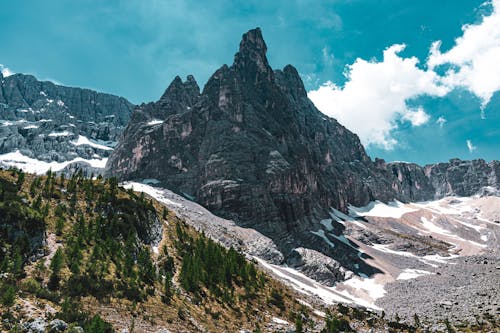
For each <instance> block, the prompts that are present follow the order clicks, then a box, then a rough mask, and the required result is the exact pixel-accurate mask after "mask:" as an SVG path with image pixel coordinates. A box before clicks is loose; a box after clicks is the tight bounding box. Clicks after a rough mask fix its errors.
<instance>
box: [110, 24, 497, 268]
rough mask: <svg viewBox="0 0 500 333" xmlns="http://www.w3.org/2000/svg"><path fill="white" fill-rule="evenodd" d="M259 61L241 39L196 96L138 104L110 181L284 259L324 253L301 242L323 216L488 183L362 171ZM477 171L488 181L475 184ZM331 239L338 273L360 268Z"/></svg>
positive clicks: (420, 172) (344, 134) (254, 38)
mask: <svg viewBox="0 0 500 333" xmlns="http://www.w3.org/2000/svg"><path fill="white" fill-rule="evenodd" d="M266 51H267V47H266V44H265V42H264V40H263V38H262V34H261V31H260V30H259V29H254V30H251V31H249V32H247V33H246V34H244V35H243V38H242V41H241V43H240V48H239V52H238V53H236V55H235V58H234V62H233V64H232V65H231V66H227V65H224V66H222V67H221V68H220V69H219V70H217V71H216V72H215V73H214V74H213V75H212V77H211V78H210V79H209V80H208V82H207V84H206V86H205V87H204V89H203V91H202V92H201V93H200V91H199V88H198V85H197V84H196V82H195V80H194V78H193V77H192V76H189V77H188V79H187V80H186V82H182V80H181V79H180V78H178V77H177V78H175V80H174V81H173V82H172V83H171V84H170V86H169V87H168V89H167V90H166V91H165V93H164V94H163V96H162V97H161V99H160V100H159V101H158V102H155V103H149V104H143V105H140V106H138V107H137V108H136V109H135V111H134V113H133V115H132V117H131V121H130V123H129V124H128V126H127V128H126V130H125V131H124V135H123V138H122V140H121V141H120V142H119V144H118V146H117V148H116V149H115V151H114V152H113V154H112V155H111V157H110V159H109V161H108V164H107V167H106V168H107V173H108V175H116V176H118V177H119V178H120V179H122V180H128V179H148V178H155V179H157V180H159V181H160V182H161V183H162V185H163V186H164V187H166V188H170V189H172V190H174V191H177V192H178V193H182V194H184V195H185V196H186V197H188V198H191V199H193V200H195V201H196V202H198V203H201V204H202V205H203V206H205V207H207V208H208V209H209V210H211V211H212V212H214V213H215V214H217V215H220V216H222V217H226V218H231V219H234V220H236V221H238V223H240V224H241V225H246V226H251V227H252V228H255V229H257V230H258V231H260V232H262V233H264V234H265V235H267V236H270V237H271V238H272V239H273V240H276V241H277V242H278V243H279V244H280V246H281V248H282V249H284V250H285V252H287V250H291V249H293V248H295V247H297V246H300V244H308V246H309V247H313V248H314V249H318V250H320V251H322V252H324V253H332V252H331V251H332V247H331V246H326V245H325V244H324V242H318V238H317V235H315V234H313V233H312V232H310V231H311V230H317V226H318V225H319V223H318V221H320V220H321V219H323V218H325V217H327V216H328V213H329V211H330V209H331V208H336V209H339V210H342V211H346V210H347V207H348V205H349V204H352V205H355V206H363V205H366V204H367V203H368V202H369V201H371V200H375V199H377V200H381V201H389V200H393V199H398V200H401V201H415V200H427V199H431V198H434V197H435V196H442V195H445V194H453V193H455V194H464V195H467V194H473V192H476V191H477V190H478V187H480V186H483V184H484V185H490V186H497V185H498V184H497V182H498V181H497V179H498V176H497V175H498V163H496V162H495V163H496V164H495V163H493V164H490V165H486V163H485V162H484V161H482V162H481V161H473V162H458V161H452V162H450V163H448V164H446V163H445V164H443V165H441V164H439V165H436V166H427V167H425V168H422V167H420V166H418V165H415V164H406V163H388V164H386V163H385V162H384V161H382V160H378V159H377V160H375V162H372V161H371V159H370V158H369V157H368V156H367V154H366V152H365V150H364V148H363V146H362V145H361V143H360V141H359V139H358V137H357V136H356V135H355V134H354V133H352V132H350V131H349V130H347V129H346V128H345V127H343V126H342V125H340V124H339V123H338V122H337V121H336V120H335V119H332V118H328V117H326V116H325V115H324V114H322V113H321V112H320V111H318V110H317V109H316V108H315V107H314V105H313V104H312V102H311V101H310V100H309V99H308V98H307V94H306V91H305V89H304V86H303V83H302V81H301V79H300V76H299V75H298V73H297V70H296V69H295V68H294V67H292V66H290V65H288V66H286V67H285V68H283V69H282V70H273V69H272V68H271V67H270V66H269V64H268V61H267V58H266ZM462 164H464V165H470V166H461V165H462ZM495 170H496V171H495ZM475 172H480V173H481V174H483V173H487V174H488V175H489V176H488V177H486V178H487V179H483V178H484V177H483V178H482V180H481V181H476V177H475V176H474V175H475ZM495 172H496V174H495ZM462 175H464V176H465V175H467V177H466V179H465V178H464V180H463V181H462V182H463V184H462V185H458V182H459V180H458V179H462V178H461V177H462ZM492 175H494V176H492ZM471 182H474V185H472V184H471ZM450 183H453V184H454V185H452V186H451V188H449V186H448V184H450ZM335 228H341V226H340V224H339V225H338V226H335ZM340 232H341V230H337V234H339V233H340ZM330 241H331V242H333V243H335V246H336V249H335V253H336V256H335V258H336V259H338V260H339V261H340V262H341V263H342V264H343V265H344V266H345V265H347V267H352V266H353V265H354V264H355V263H356V262H359V261H360V260H359V258H358V257H357V255H354V254H353V252H352V251H350V250H345V251H339V249H342V248H343V247H345V246H346V245H345V244H343V243H342V242H337V241H336V240H330ZM361 264H364V263H361Z"/></svg>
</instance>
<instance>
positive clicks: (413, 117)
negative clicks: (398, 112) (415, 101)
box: [402, 107, 430, 126]
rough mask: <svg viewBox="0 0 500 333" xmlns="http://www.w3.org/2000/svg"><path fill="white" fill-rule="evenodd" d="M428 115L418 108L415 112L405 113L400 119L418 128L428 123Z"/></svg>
mask: <svg viewBox="0 0 500 333" xmlns="http://www.w3.org/2000/svg"><path fill="white" fill-rule="evenodd" d="M429 118H430V117H429V115H428V114H427V113H425V111H424V109H423V108H422V107H419V108H418V109H417V110H415V111H408V112H406V113H405V114H404V115H403V117H402V119H403V120H407V121H409V122H410V123H411V124H412V125H413V126H420V125H423V124H425V123H426V122H428V121H429Z"/></svg>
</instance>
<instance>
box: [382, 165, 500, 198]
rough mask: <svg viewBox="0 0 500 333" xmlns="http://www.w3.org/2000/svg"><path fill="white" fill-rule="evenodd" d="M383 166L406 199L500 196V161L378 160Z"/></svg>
mask: <svg viewBox="0 0 500 333" xmlns="http://www.w3.org/2000/svg"><path fill="white" fill-rule="evenodd" d="M377 162H378V164H379V167H381V168H383V169H385V170H387V171H388V172H389V173H392V175H393V176H394V177H395V179H394V178H393V188H395V189H396V191H397V192H398V194H399V197H400V198H402V199H403V200H405V201H421V200H430V199H438V198H442V197H445V196H449V195H458V196H471V195H475V194H490V195H498V193H499V192H498V189H499V188H500V162H499V161H492V162H490V163H486V161H484V160H482V159H478V160H473V161H462V160H459V159H452V160H450V161H449V162H448V163H438V164H430V165H426V166H424V167H421V166H419V165H416V164H413V163H401V162H395V163H388V164H385V163H384V162H383V161H381V160H378V161H377Z"/></svg>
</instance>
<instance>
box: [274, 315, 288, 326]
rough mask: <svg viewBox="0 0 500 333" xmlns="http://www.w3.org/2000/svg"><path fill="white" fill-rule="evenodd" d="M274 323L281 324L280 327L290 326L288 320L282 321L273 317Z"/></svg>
mask: <svg viewBox="0 0 500 333" xmlns="http://www.w3.org/2000/svg"><path fill="white" fill-rule="evenodd" d="M273 322H275V323H276V324H280V325H289V324H290V323H289V322H287V321H286V320H283V319H280V318H277V317H273Z"/></svg>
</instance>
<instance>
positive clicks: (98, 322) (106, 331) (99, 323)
mask: <svg viewBox="0 0 500 333" xmlns="http://www.w3.org/2000/svg"><path fill="white" fill-rule="evenodd" d="M84 330H85V332H92V333H113V332H114V330H113V326H111V324H110V323H107V322H105V321H104V320H103V319H102V318H101V317H100V316H99V315H95V316H94V317H92V319H90V320H89V321H88V322H87V323H86V324H85V325H84Z"/></svg>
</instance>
